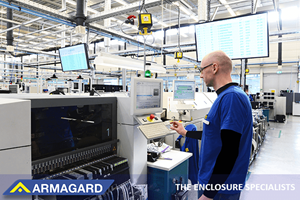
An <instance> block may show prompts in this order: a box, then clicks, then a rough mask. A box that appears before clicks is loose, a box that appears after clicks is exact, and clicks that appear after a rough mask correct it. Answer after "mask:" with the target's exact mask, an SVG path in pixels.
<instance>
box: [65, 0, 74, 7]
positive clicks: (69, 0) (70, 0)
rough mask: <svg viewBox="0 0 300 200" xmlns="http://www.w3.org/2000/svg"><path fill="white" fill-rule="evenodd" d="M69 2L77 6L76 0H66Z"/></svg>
mask: <svg viewBox="0 0 300 200" xmlns="http://www.w3.org/2000/svg"><path fill="white" fill-rule="evenodd" d="M66 2H67V3H69V4H72V5H73V6H76V2H75V1H72V0H66Z"/></svg>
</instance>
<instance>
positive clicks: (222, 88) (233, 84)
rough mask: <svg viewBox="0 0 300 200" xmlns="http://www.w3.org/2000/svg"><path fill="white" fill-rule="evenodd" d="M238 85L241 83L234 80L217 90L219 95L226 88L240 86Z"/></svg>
mask: <svg viewBox="0 0 300 200" xmlns="http://www.w3.org/2000/svg"><path fill="white" fill-rule="evenodd" d="M238 85H239V84H237V83H233V82H231V83H228V84H226V85H224V86H222V87H220V88H219V89H218V90H217V91H216V93H217V94H218V95H219V94H221V93H222V92H223V91H224V90H226V89H227V88H229V87H230V86H238Z"/></svg>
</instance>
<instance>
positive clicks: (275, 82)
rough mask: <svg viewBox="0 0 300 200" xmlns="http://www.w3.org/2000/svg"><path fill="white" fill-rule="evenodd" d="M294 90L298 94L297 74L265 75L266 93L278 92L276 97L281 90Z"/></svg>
mask: <svg viewBox="0 0 300 200" xmlns="http://www.w3.org/2000/svg"><path fill="white" fill-rule="evenodd" d="M287 88H289V90H294V91H296V92H298V88H299V84H298V83H297V74H264V91H270V90H271V89H275V90H276V95H279V94H280V90H286V89H287Z"/></svg>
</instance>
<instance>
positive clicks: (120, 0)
mask: <svg viewBox="0 0 300 200" xmlns="http://www.w3.org/2000/svg"><path fill="white" fill-rule="evenodd" d="M115 1H116V2H118V3H120V4H122V5H124V6H126V5H128V4H127V3H126V2H125V1H123V0H115Z"/></svg>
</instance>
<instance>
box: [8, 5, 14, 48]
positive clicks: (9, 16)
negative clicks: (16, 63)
mask: <svg viewBox="0 0 300 200" xmlns="http://www.w3.org/2000/svg"><path fill="white" fill-rule="evenodd" d="M6 10H7V19H8V20H13V12H12V9H10V8H7V9H6ZM12 26H13V24H12V23H11V22H7V29H9V28H11V27H12ZM6 40H7V45H9V46H13V41H14V37H13V30H10V31H7V33H6Z"/></svg>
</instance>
